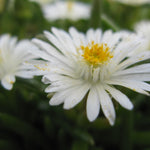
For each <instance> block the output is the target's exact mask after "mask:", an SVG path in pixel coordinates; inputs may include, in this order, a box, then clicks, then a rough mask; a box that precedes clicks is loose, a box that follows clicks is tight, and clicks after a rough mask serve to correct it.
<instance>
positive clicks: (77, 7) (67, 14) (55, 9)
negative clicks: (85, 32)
mask: <svg viewBox="0 0 150 150" xmlns="http://www.w3.org/2000/svg"><path fill="white" fill-rule="evenodd" d="M42 10H43V13H44V16H45V18H46V19H47V20H49V21H55V20H59V19H69V20H73V21H76V20H79V19H88V18H89V17H90V5H88V4H84V3H81V2H72V1H68V2H65V1H57V2H55V3H53V4H49V5H44V6H43V7H42Z"/></svg>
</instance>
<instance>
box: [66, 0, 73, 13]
mask: <svg viewBox="0 0 150 150" xmlns="http://www.w3.org/2000/svg"><path fill="white" fill-rule="evenodd" d="M73 4H74V3H73V2H71V1H68V2H67V9H68V11H71V10H72V9H73Z"/></svg>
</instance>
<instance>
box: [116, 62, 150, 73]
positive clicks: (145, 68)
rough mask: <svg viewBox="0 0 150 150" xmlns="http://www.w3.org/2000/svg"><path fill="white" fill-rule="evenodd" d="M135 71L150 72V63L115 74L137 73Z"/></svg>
mask: <svg viewBox="0 0 150 150" xmlns="http://www.w3.org/2000/svg"><path fill="white" fill-rule="evenodd" d="M135 73H150V64H149V63H148V64H142V65H138V66H135V67H131V68H128V69H124V70H121V71H118V72H116V73H115V75H125V74H135Z"/></svg>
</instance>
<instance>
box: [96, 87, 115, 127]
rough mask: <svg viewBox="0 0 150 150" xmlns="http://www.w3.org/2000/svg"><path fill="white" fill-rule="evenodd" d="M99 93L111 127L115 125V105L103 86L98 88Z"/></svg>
mask: <svg viewBox="0 0 150 150" xmlns="http://www.w3.org/2000/svg"><path fill="white" fill-rule="evenodd" d="M97 91H98V95H99V100H100V105H101V107H102V111H103V113H104V115H105V117H106V118H107V119H108V120H109V123H110V124H111V125H114V122H115V118H116V114H115V109H114V106H113V103H112V101H111V99H110V97H109V95H108V94H107V92H106V91H105V90H104V89H103V87H101V86H97Z"/></svg>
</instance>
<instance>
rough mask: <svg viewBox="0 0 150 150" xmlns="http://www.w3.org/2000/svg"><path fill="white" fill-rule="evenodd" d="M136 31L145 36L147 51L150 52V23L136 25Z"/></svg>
mask: <svg viewBox="0 0 150 150" xmlns="http://www.w3.org/2000/svg"><path fill="white" fill-rule="evenodd" d="M134 29H135V31H136V33H137V34H139V35H141V36H143V37H144V38H145V39H146V40H147V42H146V44H145V49H146V50H150V21H148V20H147V21H141V22H138V23H136V24H135V27H134Z"/></svg>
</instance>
